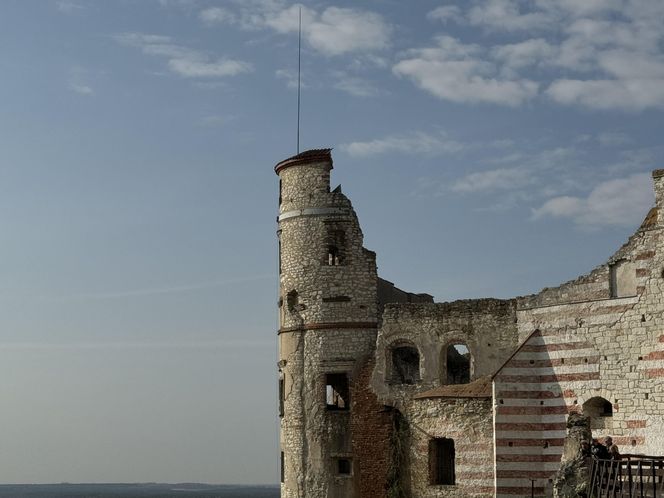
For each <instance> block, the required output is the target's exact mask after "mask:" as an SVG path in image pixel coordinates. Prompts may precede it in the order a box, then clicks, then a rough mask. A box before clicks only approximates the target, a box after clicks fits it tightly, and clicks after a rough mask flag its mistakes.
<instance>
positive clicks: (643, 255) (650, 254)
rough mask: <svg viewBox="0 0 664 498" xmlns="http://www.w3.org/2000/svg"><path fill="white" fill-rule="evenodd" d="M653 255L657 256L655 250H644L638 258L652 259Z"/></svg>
mask: <svg viewBox="0 0 664 498" xmlns="http://www.w3.org/2000/svg"><path fill="white" fill-rule="evenodd" d="M653 256H655V251H644V252H642V253H640V254H637V255H636V258H635V259H636V260H637V261H639V260H642V259H651V258H652V257H653Z"/></svg>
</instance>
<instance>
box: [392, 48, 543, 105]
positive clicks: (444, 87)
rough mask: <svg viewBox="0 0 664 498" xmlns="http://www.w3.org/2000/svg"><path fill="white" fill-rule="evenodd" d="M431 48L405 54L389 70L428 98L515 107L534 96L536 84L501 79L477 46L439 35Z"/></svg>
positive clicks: (503, 77) (481, 49)
mask: <svg viewBox="0 0 664 498" xmlns="http://www.w3.org/2000/svg"><path fill="white" fill-rule="evenodd" d="M435 41H436V44H435V45H434V46H431V47H425V48H419V49H413V50H410V51H408V52H406V53H405V55H404V56H403V58H402V59H401V60H400V61H399V62H397V63H396V64H395V65H394V67H393V68H392V71H393V72H394V74H396V75H397V76H404V77H407V78H409V79H410V80H412V81H413V82H414V83H415V84H416V85H417V86H419V87H421V88H422V89H423V90H426V91H427V92H429V93H431V94H432V95H434V96H436V97H438V98H440V99H443V100H450V101H452V102H460V103H478V102H483V103H492V104H500V105H508V106H518V105H520V104H522V103H524V102H526V101H528V100H530V99H532V98H533V97H535V96H536V95H537V93H538V86H539V85H538V83H536V82H534V81H531V80H529V79H525V78H513V77H506V76H501V75H499V74H498V70H497V68H496V66H495V65H494V64H491V63H490V62H488V61H487V60H486V59H485V57H486V55H485V53H484V52H485V50H484V49H483V48H482V47H480V46H479V45H474V44H471V45H469V44H464V43H461V42H460V41H459V40H457V39H455V38H452V37H450V36H439V37H437V38H436V40H435Z"/></svg>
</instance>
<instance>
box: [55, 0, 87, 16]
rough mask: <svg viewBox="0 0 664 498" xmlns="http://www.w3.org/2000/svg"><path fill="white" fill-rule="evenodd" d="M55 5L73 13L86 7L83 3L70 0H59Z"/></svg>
mask: <svg viewBox="0 0 664 498" xmlns="http://www.w3.org/2000/svg"><path fill="white" fill-rule="evenodd" d="M55 7H56V8H57V9H58V10H59V11H60V12H63V13H65V14H72V13H74V12H77V11H80V10H83V9H84V8H85V7H83V6H82V5H81V4H79V3H77V2H72V1H70V0H58V1H57V2H55Z"/></svg>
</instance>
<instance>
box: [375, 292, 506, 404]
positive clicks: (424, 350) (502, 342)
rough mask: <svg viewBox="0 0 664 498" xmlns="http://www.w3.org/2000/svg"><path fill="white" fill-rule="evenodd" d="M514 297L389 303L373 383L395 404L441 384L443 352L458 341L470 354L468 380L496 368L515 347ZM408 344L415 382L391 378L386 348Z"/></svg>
mask: <svg viewBox="0 0 664 498" xmlns="http://www.w3.org/2000/svg"><path fill="white" fill-rule="evenodd" d="M515 313H516V302H515V301H511V300H499V299H478V300H464V301H455V302H453V303H432V304H414V303H400V304H388V305H386V307H385V311H384V313H383V318H382V320H383V321H382V326H381V329H380V333H379V334H378V340H377V342H376V369H375V371H374V377H373V387H374V389H375V390H376V392H377V393H378V394H379V396H380V397H381V398H382V399H384V400H386V401H387V400H389V401H390V402H391V403H394V404H395V406H399V401H398V400H402V399H409V398H410V396H412V395H413V394H415V393H417V392H422V391H424V390H427V389H432V388H434V387H436V386H439V385H441V384H445V383H446V373H447V370H446V352H447V347H448V346H449V345H450V344H456V343H462V344H465V345H466V346H467V347H468V350H469V352H470V354H471V357H472V361H471V380H473V379H476V378H478V377H481V376H484V375H489V374H492V373H493V372H495V371H496V370H497V369H498V367H500V365H502V363H503V362H504V361H505V360H506V359H507V358H508V357H509V355H510V354H512V352H513V351H514V350H515V349H516V346H517V329H516V323H515V321H516V314H515ZM394 344H412V345H414V346H416V347H417V349H418V351H419V355H420V378H421V380H420V382H418V383H417V384H416V385H402V384H393V383H390V380H389V379H390V372H389V369H390V361H391V358H390V351H391V347H392V346H393V345H394Z"/></svg>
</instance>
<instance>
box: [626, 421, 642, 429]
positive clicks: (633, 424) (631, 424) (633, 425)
mask: <svg viewBox="0 0 664 498" xmlns="http://www.w3.org/2000/svg"><path fill="white" fill-rule="evenodd" d="M645 426H646V421H645V420H628V421H627V428H628V429H643V428H644V427H645Z"/></svg>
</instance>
